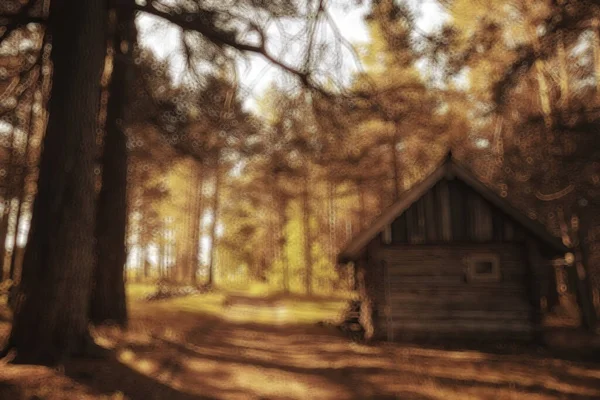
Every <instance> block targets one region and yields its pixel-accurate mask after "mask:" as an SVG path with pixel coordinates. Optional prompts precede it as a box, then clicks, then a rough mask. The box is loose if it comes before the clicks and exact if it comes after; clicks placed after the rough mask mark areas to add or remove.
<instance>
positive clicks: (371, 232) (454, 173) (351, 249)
mask: <svg viewBox="0 0 600 400" xmlns="http://www.w3.org/2000/svg"><path fill="white" fill-rule="evenodd" d="M444 178H448V179H458V180H460V181H462V182H464V183H465V184H467V185H468V186H469V187H471V188H472V189H473V190H475V191H476V192H477V193H479V194H480V195H481V196H482V197H483V198H485V199H486V200H487V201H489V202H490V203H492V204H493V205H495V206H496V207H498V208H499V209H500V210H502V211H504V212H505V213H506V214H507V215H509V216H510V217H512V218H513V219H514V220H515V221H516V222H518V223H519V224H521V225H522V226H523V227H524V228H526V229H527V230H529V231H530V232H531V233H532V234H533V235H534V236H536V237H537V238H538V239H540V240H541V241H542V242H544V243H546V244H548V245H549V246H550V247H551V248H552V249H554V250H556V251H557V252H558V253H560V254H564V253H567V252H568V251H569V249H568V248H567V247H566V246H565V245H564V244H563V243H562V240H560V239H559V238H557V237H555V236H554V235H552V234H550V232H548V230H547V229H546V228H545V227H544V226H543V225H542V224H541V223H540V222H538V221H536V220H532V219H531V218H529V217H528V216H527V215H525V214H524V213H523V212H521V211H520V210H518V209H516V208H515V207H514V206H513V205H512V204H510V203H509V202H508V201H507V200H506V199H504V198H502V197H500V196H498V194H496V193H495V192H494V191H493V190H492V189H490V188H489V187H487V186H486V185H485V184H484V183H483V182H481V181H480V180H479V179H477V177H476V176H475V175H474V174H473V173H472V172H471V171H469V170H468V169H467V168H465V167H464V166H462V165H460V163H458V162H457V161H456V160H455V159H454V158H453V157H452V153H451V152H448V155H447V156H446V159H445V160H444V162H442V163H441V164H440V166H439V167H438V168H436V169H435V171H433V172H432V173H431V174H430V175H429V176H427V177H426V178H425V179H423V180H422V181H421V182H420V183H417V184H416V185H414V186H413V187H411V188H410V189H409V190H407V191H406V192H404V193H403V194H402V195H401V196H400V198H399V199H398V200H397V201H396V202H395V203H393V204H392V205H390V206H389V207H388V208H386V209H385V210H384V211H383V212H382V213H381V214H380V215H379V216H378V217H377V218H376V219H375V221H373V222H372V223H371V225H370V226H369V227H368V228H365V229H363V230H362V231H361V232H359V233H358V234H357V235H356V236H355V237H354V238H353V239H352V240H351V241H350V242H349V243H348V244H347V245H346V246H345V248H344V249H342V251H341V252H340V254H339V255H338V261H339V262H341V263H344V262H349V261H352V260H355V259H356V258H357V257H358V256H359V255H360V253H361V252H362V250H363V249H364V248H365V247H366V246H367V244H368V243H369V242H370V241H371V240H373V239H374V238H375V237H376V236H377V235H378V234H379V233H380V232H382V231H383V230H384V229H385V227H386V226H387V225H389V224H391V223H392V222H393V221H394V220H395V219H396V218H397V217H399V216H400V215H401V214H402V213H403V212H404V211H406V210H407V209H408V208H409V207H410V206H411V205H412V204H413V203H414V202H416V201H417V200H419V199H420V198H421V197H422V196H423V195H424V194H425V193H427V191H429V190H430V189H431V188H432V187H433V186H435V184H437V183H438V182H439V181H441V180H442V179H444Z"/></svg>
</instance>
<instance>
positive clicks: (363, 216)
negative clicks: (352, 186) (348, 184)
mask: <svg viewBox="0 0 600 400" xmlns="http://www.w3.org/2000/svg"><path fill="white" fill-rule="evenodd" d="M356 186H357V188H358V210H359V211H358V212H359V218H358V220H359V225H360V229H363V228H364V227H365V226H366V224H367V205H366V199H365V187H364V186H365V185H364V182H363V181H362V180H360V181H359V182H358V183H357V184H356Z"/></svg>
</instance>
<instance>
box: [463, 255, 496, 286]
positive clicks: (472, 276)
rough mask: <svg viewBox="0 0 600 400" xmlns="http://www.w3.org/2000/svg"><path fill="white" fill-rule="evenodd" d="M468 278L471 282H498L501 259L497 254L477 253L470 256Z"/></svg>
mask: <svg viewBox="0 0 600 400" xmlns="http://www.w3.org/2000/svg"><path fill="white" fill-rule="evenodd" d="M467 280H468V281H469V282H498V281H499V280H500V260H499V259H498V256H497V255H496V254H477V255H473V256H471V257H469V260H468V269H467Z"/></svg>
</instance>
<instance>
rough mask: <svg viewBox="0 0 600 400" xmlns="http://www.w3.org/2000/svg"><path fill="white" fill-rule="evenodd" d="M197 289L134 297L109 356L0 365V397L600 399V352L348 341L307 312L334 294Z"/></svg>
mask: <svg viewBox="0 0 600 400" xmlns="http://www.w3.org/2000/svg"><path fill="white" fill-rule="evenodd" d="M194 301H197V303H194ZM194 301H190V300H183V299H181V300H169V301H164V302H157V303H156V304H147V303H145V304H142V303H138V304H135V305H134V306H133V310H132V313H133V320H132V327H131V329H130V331H129V332H128V333H125V334H124V333H121V332H119V331H117V330H111V329H102V330H101V331H100V332H98V341H99V343H100V344H102V345H103V346H105V347H108V348H112V349H114V354H115V357H114V358H113V359H110V360H103V361H77V362H73V363H72V364H70V365H67V366H66V368H65V371H64V375H63V374H61V373H59V372H56V371H51V370H48V369H45V368H37V367H15V366H6V365H0V399H7V400H9V399H10V400H12V399H15V400H18V399H34V398H37V399H50V400H54V399H61V400H62V399H66V400H68V399H88V398H90V399H91V398H93V399H97V398H105V399H110V398H112V399H123V398H129V399H140V400H152V399H157V400H159V399H161V400H162V399H166V400H179V399H244V400H246V399H336V400H338V399H339V400H344V399H407V400H410V399H421V400H423V399H440V400H441V399H460V400H463V399H465V400H468V399H494V400H495V399H525V398H526V399H573V400H583V399H586V400H587V399H596V398H599V399H600V365H598V364H586V363H583V362H574V361H566V360H561V359H553V358H549V357H547V356H544V355H543V354H537V353H536V352H535V351H533V350H531V349H526V350H523V351H526V353H522V352H521V351H513V353H514V352H516V353H517V354H494V353H491V352H480V351H450V350H442V349H436V348H427V347H422V346H421V347H419V346H407V345H393V346H392V345H377V346H366V345H360V344H355V343H352V342H349V341H348V340H346V339H345V338H344V337H342V336H341V335H340V334H339V333H338V332H337V331H335V330H334V329H332V328H321V327H318V326H316V325H315V324H314V322H315V318H314V317H315V316H317V317H321V316H323V315H327V314H330V315H333V314H334V311H335V307H334V306H333V305H332V303H323V302H319V303H314V302H313V303H311V304H308V302H305V303H302V302H295V303H290V302H271V303H264V302H262V303H260V304H259V303H258V302H257V303H256V304H254V300H252V299H250V300H242V301H241V303H236V304H233V305H226V306H223V302H222V299H216V298H205V299H204V301H203V300H202V299H201V298H198V299H197V300H194ZM327 307H330V309H327ZM310 316H313V319H312V320H311V317H310ZM520 352H521V353H520ZM34 395H35V396H38V397H32V396H34Z"/></svg>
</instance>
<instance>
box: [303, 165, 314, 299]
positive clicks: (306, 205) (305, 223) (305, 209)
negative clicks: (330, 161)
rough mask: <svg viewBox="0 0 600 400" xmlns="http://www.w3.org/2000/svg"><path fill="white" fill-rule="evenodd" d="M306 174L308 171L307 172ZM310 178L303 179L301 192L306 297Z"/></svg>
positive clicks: (309, 274) (309, 270) (309, 256)
mask: <svg viewBox="0 0 600 400" xmlns="http://www.w3.org/2000/svg"><path fill="white" fill-rule="evenodd" d="M307 174H308V171H307ZM309 186H310V178H309V177H308V175H307V176H306V177H304V191H303V192H302V220H303V226H304V268H305V272H306V275H305V281H304V286H305V291H306V294H307V295H308V296H310V295H311V294H312V267H313V265H312V264H313V259H312V237H311V236H312V234H311V230H310V188H309Z"/></svg>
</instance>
